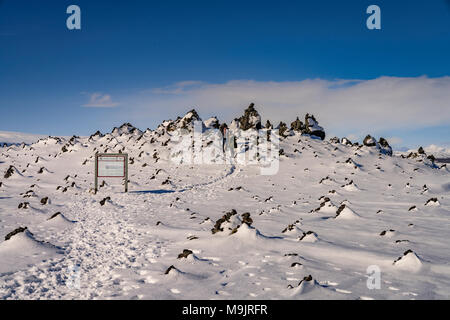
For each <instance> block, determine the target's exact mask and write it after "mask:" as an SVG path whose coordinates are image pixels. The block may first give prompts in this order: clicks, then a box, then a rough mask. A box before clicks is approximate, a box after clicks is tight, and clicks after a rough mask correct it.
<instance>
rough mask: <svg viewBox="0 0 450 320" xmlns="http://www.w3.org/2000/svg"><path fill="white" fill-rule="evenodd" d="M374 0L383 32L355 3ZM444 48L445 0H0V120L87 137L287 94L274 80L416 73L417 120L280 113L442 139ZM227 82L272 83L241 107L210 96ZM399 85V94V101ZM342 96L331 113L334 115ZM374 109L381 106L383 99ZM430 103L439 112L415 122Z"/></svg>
mask: <svg viewBox="0 0 450 320" xmlns="http://www.w3.org/2000/svg"><path fill="white" fill-rule="evenodd" d="M71 4H77V5H79V6H80V8H81V11H82V21H81V23H82V29H81V30H79V31H70V30H68V29H67V28H66V19H67V17H68V15H67V14H66V8H67V7H68V6H69V5H71ZM371 4H377V5H378V6H380V8H381V21H382V29H381V30H368V29H367V28H366V19H367V17H368V15H367V14H366V13H365V11H366V8H367V7H368V6H369V5H371ZM449 57H450V4H449V1H446V0H431V1H406V0H398V1H362V0H348V1H263V0H259V1H253V0H244V1H243V0H241V1H230V0H228V1H220V0H217V1H211V0H209V1H170V0H164V1H119V0H117V1H114V2H112V1H100V0H95V1H94V0H90V1H83V0H71V1H63V0H47V1H23V0H3V1H2V0H0V111H1V114H2V117H0V130H1V131H20V132H29V133H37V134H51V135H72V134H78V135H88V134H91V133H92V132H95V131H96V130H97V129H100V130H101V131H110V130H111V128H112V127H113V126H116V125H120V124H121V123H123V122H131V123H133V124H135V125H136V126H137V127H140V128H143V129H145V128H147V127H150V128H153V127H155V126H156V125H157V124H159V123H160V122H161V120H163V119H167V118H174V117H176V116H177V115H180V114H182V113H184V112H185V111H187V110H189V109H191V108H192V107H197V108H199V109H200V111H201V115H202V116H203V117H204V118H206V117H208V116H210V115H218V116H219V117H220V118H221V119H223V120H225V121H229V120H230V119H231V118H232V117H234V116H238V115H239V112H240V111H239V110H241V109H243V108H244V107H245V106H246V105H247V104H248V103H250V102H251V101H250V100H251V99H252V98H253V99H252V100H254V99H256V100H257V102H259V103H260V104H261V109H262V110H265V111H267V114H269V115H270V114H272V113H274V112H272V113H271V111H270V109H271V105H270V101H275V100H276V99H277V94H280V95H281V96H279V100H283V99H284V96H285V95H286V92H287V91H286V90H287V89H286V90H285V89H283V90H282V91H281V92H280V91H279V88H280V87H282V88H285V87H289V88H291V90H294V91H298V90H297V87H295V86H293V87H292V86H290V85H286V83H287V84H289V83H298V85H299V86H304V85H305V83H304V82H302V81H305V80H307V79H316V80H317V79H319V80H323V81H330V82H331V85H329V86H328V89H329V90H332V86H333V85H334V81H336V79H346V80H353V79H355V80H360V81H361V80H362V81H363V84H364V81H365V80H369V81H368V84H372V82H371V81H372V80H374V79H378V78H380V77H395V78H402V79H403V78H405V81H407V80H408V79H412V80H413V82H414V83H415V84H414V86H410V87H409V84H408V85H406V87H408V88H409V89H408V90H413V91H414V92H415V93H416V94H417V92H419V93H420V92H422V86H425V87H424V89H423V92H424V93H423V97H424V98H423V99H420V97H419V100H421V103H422V104H421V106H423V110H417V109H418V108H420V106H416V107H415V109H414V112H416V113H414V114H413V115H415V116H416V117H417V119H416V120H417V121H414V120H415V119H414V117H412V118H411V119H410V120H409V122H407V121H406V122H402V123H401V124H400V125H395V122H394V123H393V125H391V126H390V127H382V126H379V125H378V123H377V122H374V123H367V124H364V121H365V119H366V118H367V117H365V116H364V115H361V116H360V117H359V118H355V119H354V122H361V123H363V125H361V127H362V128H363V129H364V130H365V131H364V130H363V129H362V128H361V129H360V128H352V125H351V123H352V122H351V121H347V122H345V123H344V122H343V123H342V126H339V125H337V124H336V123H334V122H333V121H332V120H331V119H329V118H327V117H326V115H324V119H325V122H324V121H321V118H320V115H321V114H322V113H325V111H324V110H327V111H326V113H327V114H329V111H328V110H329V109H326V108H324V110H321V107H320V104H314V108H313V110H309V109H308V106H307V105H305V103H302V101H299V107H298V110H293V109H292V108H290V109H289V108H288V107H286V108H287V109H289V110H290V112H287V111H286V112H285V116H286V117H289V118H287V119H285V121H288V120H291V118H292V117H293V115H294V114H292V113H293V112H297V111H298V112H297V113H298V114H299V115H300V116H302V115H303V114H305V113H306V112H312V113H315V114H318V115H319V116H318V120H319V121H321V124H322V125H323V126H324V127H325V128H326V129H327V128H331V132H332V133H335V134H338V135H341V136H342V135H353V136H355V137H357V138H360V136H361V135H363V133H364V132H367V133H373V134H378V135H384V136H386V137H392V138H393V139H394V140H396V139H397V141H398V145H399V146H400V145H405V146H410V147H414V146H416V145H419V144H431V143H435V144H450V129H449V127H450V115H449V114H450V112H449V109H450V105H449V103H448V100H446V99H447V96H446V95H445V93H444V91H447V89H448V88H449V86H448V83H449V81H448V78H446V77H448V76H450V62H449V61H450V60H449ZM424 76H425V77H426V78H427V79H437V81H435V82H433V83H432V84H429V82H426V81H423V80H420V79H423V77H424ZM421 77H422V78H421ZM417 79H418V80H417ZM440 79H443V80H442V81H440ZM416 80H417V81H416ZM188 81H196V82H188ZM233 81H254V82H256V83H257V86H258V88H267V89H266V91H267V90H268V91H270V92H273V95H272V96H270V97H267V99H259V101H258V97H255V96H254V92H259V91H255V90H254V87H251V88H250V89H249V90H251V92H252V93H251V94H250V93H248V95H247V93H246V92H245V91H242V92H240V98H239V99H238V100H236V103H241V102H242V105H237V106H236V105H232V106H231V105H230V106H228V105H227V104H223V103H217V102H218V100H219V99H226V97H227V95H224V90H226V89H227V88H230V86H229V83H230V82H231V83H233ZM377 83H378V82H377ZM389 83H390V82H389ZM408 83H409V82H408ZM267 84H271V85H269V86H267ZM349 86H352V85H351V84H350V85H349ZM430 86H433V88H432V90H428V89H430ZM174 87H175V88H181V91H182V93H181V95H180V94H179V93H178V92H176V93H173V92H170V93H169V94H167V93H164V94H161V93H160V92H161V88H163V90H162V91H164V90H165V89H167V88H174ZM192 87H194V88H192ZM231 87H233V86H231ZM240 87H244V88H247V87H248V86H246V85H244V86H240ZM360 87H362V89H361V90H360V91H358V95H359V94H360V93H361V96H360V98H359V100H358V105H355V106H354V108H363V109H364V108H366V106H365V103H364V96H362V93H364V92H366V91H364V85H361V86H360ZM380 87H382V88H384V89H382V90H381V93H380V94H382V95H383V97H388V96H390V93H389V85H381V86H377V88H380ZM158 88H159V89H160V90H158ZM164 88H165V89H164ZM312 88H313V89H314V88H315V86H313V87H312ZM402 88H403V85H402ZM343 90H345V89H343ZM405 90H406V89H405ZM321 92H322V91H321ZM408 92H410V91H405V93H404V94H403V95H402V96H404V97H402V98H401V99H400V97H397V98H396V100H395V101H397V102H398V103H403V104H408V103H409V101H408V100H407V97H408V96H409V94H408ZM215 93H216V94H217V95H214V94H215ZM441 93H442V94H441ZM174 96H175V97H174ZM330 96H332V97H335V96H334V95H330ZM341 96H345V97H347V98H346V99H347V100H348V101H352V99H351V97H350V98H349V95H348V94H347V95H339V96H338V97H337V98H340V99H344V98H341ZM358 97H359V96H358ZM436 97H440V99H441V100H437V101H436V99H437V98H436ZM427 99H428V100H427ZM347 100H342V101H341V104H345V103H346V101H347ZM417 100H418V98H417V96H415V97H414V101H417ZM184 101H185V103H183V102H184ZM234 101H235V100H233V99H231V100H230V104H231V103H232V102H234ZM308 101H309V100H308ZM361 101H362V102H361ZM395 101H394V102H395ZM428 101H429V102H428ZM446 101H447V104H446ZM394 102H388V103H387V104H389V103H394ZM328 103H331V102H328ZM289 104H290V105H291V104H292V102H289ZM393 105H394V104H393ZM436 105H437V107H434V109H433V108H432V107H430V106H436ZM257 106H258V105H257ZM339 106H340V104H337V107H336V108H335V109H334V112H336V114H340V113H342V112H341V111H340V110H339ZM377 107H378V106H377V105H376V104H375V105H373V104H372V105H371V106H370V108H375V109H376V108H377ZM273 108H275V109H276V110H277V109H278V110H280V108H281V109H283V108H284V105H280V106H278V105H277V106H275V105H274V106H273ZM367 108H369V107H367ZM380 108H382V106H381V105H380ZM405 108H406V107H405ZM405 110H407V109H405ZM380 112H382V113H384V114H385V116H386V117H389V109H388V110H384V109H380ZM427 112H429V114H430V115H431V114H436V113H438V114H440V116H438V117H436V116H435V117H430V120H429V121H422V120H423V119H424V118H428V117H426V116H424V115H427ZM369 114H370V113H369ZM262 116H263V118H265V117H264V113H263V112H262ZM347 118H348V117H347ZM292 120H294V119H293V118H292ZM292 120H291V121H292Z"/></svg>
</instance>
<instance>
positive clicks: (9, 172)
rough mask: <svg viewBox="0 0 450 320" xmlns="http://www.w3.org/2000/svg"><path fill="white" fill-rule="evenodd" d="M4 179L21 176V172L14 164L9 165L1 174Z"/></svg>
mask: <svg viewBox="0 0 450 320" xmlns="http://www.w3.org/2000/svg"><path fill="white" fill-rule="evenodd" d="M3 177H4V178H5V179H10V178H16V177H22V174H21V173H20V172H19V170H17V168H16V167H15V166H9V168H8V169H7V170H6V171H5V174H4V175H3Z"/></svg>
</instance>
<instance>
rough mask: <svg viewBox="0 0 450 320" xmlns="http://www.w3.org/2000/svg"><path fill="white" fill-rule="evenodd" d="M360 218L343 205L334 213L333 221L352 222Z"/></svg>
mask: <svg viewBox="0 0 450 320" xmlns="http://www.w3.org/2000/svg"><path fill="white" fill-rule="evenodd" d="M358 218H360V216H359V215H358V214H356V213H355V212H354V211H353V210H352V209H350V208H349V207H347V206H346V205H345V204H343V205H341V206H340V207H339V209H338V210H337V211H336V217H335V219H339V220H353V219H358Z"/></svg>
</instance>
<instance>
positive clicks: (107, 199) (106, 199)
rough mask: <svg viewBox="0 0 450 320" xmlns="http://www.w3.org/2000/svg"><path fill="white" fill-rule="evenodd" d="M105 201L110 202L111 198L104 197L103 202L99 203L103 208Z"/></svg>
mask: <svg viewBox="0 0 450 320" xmlns="http://www.w3.org/2000/svg"><path fill="white" fill-rule="evenodd" d="M106 201H111V197H106V198H104V199H103V200H101V201H100V205H101V206H104V205H105V204H106Z"/></svg>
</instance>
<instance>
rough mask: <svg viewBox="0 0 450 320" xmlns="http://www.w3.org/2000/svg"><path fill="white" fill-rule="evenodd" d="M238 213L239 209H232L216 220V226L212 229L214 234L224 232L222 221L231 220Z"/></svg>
mask: <svg viewBox="0 0 450 320" xmlns="http://www.w3.org/2000/svg"><path fill="white" fill-rule="evenodd" d="M236 214H237V211H236V210H235V209H232V210H231V211H230V212H227V213H225V214H224V215H223V216H222V218H220V219H219V220H217V221H216V223H215V224H214V228H212V229H211V232H212V234H215V233H217V232H222V231H223V228H222V223H224V222H230V218H231V217H232V216H234V215H236Z"/></svg>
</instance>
